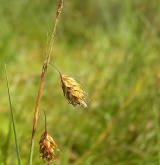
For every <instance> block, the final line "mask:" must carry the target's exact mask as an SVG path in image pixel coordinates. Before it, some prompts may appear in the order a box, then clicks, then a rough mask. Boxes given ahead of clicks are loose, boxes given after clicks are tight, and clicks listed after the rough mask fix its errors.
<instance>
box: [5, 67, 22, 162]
mask: <svg viewBox="0 0 160 165" xmlns="http://www.w3.org/2000/svg"><path fill="white" fill-rule="evenodd" d="M5 76H6V83H7V92H8V99H9V106H10V113H11V120H12V125H13V132H14V140H15V145H16V153H17V160H18V165H20V164H21V161H20V153H19V147H18V139H17V133H16V124H15V119H14V113H13V108H12V101H11V94H10V89H9V82H8V75H7V69H6V65H5Z"/></svg>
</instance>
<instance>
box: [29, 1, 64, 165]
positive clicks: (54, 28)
mask: <svg viewBox="0 0 160 165" xmlns="http://www.w3.org/2000/svg"><path fill="white" fill-rule="evenodd" d="M63 3H64V2H63V0H59V4H58V8H57V14H56V20H55V24H54V27H53V32H52V36H51V40H50V45H49V49H48V53H47V56H46V60H45V62H44V64H43V67H42V73H41V77H40V84H39V89H38V95H37V100H36V106H35V112H34V119H33V129H32V137H31V146H30V157H29V165H31V164H32V159H33V149H34V137H35V132H36V129H37V123H38V115H39V107H40V101H41V96H42V91H43V87H44V82H45V76H46V72H47V68H48V64H49V62H50V57H51V54H52V51H53V43H54V36H55V33H56V29H57V25H58V19H59V16H60V14H61V12H62V9H63Z"/></svg>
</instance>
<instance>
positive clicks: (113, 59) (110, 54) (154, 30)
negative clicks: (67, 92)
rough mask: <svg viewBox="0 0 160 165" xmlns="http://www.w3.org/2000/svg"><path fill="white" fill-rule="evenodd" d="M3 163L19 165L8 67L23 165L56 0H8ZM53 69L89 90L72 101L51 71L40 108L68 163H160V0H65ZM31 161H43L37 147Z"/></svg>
mask: <svg viewBox="0 0 160 165" xmlns="http://www.w3.org/2000/svg"><path fill="white" fill-rule="evenodd" d="M0 4H1V5H0V63H1V69H0V121H1V122H0V149H1V150H0V164H5V165H15V164H17V159H16V152H15V145H14V137H13V133H12V130H11V126H10V113H9V103H8V96H7V89H6V82H5V78H4V72H3V70H4V68H3V64H4V63H6V64H7V70H8V76H9V82H10V89H11V96H12V102H13V107H14V115H15V119H16V126H17V133H18V140H19V144H20V153H21V159H22V164H24V165H25V164H27V163H28V158H29V146H30V138H31V131H32V121H33V113H34V107H35V99H36V95H37V89H38V83H39V75H40V72H41V65H42V63H43V60H44V58H45V50H46V48H47V40H48V39H49V36H50V32H51V30H52V27H53V23H54V19H55V11H56V4H57V1H55V0H46V1H44V0H34V1H31V0H12V1H7V0H0ZM47 34H48V35H47ZM51 61H52V63H55V64H56V66H58V67H59V68H60V70H61V71H62V72H63V73H66V74H69V75H71V76H72V77H74V78H76V79H77V80H78V81H79V82H80V83H81V84H82V86H83V87H84V89H85V90H86V91H87V94H88V109H87V110H82V109H80V108H78V109H76V108H73V107H72V106H71V105H69V104H67V102H66V100H65V99H64V97H63V94H62V91H61V89H60V82H59V77H58V75H57V73H56V72H55V71H54V70H53V69H52V68H49V70H48V74H47V81H46V84H45V90H44V93H43V97H42V102H41V110H43V109H46V110H47V124H48V130H49V133H50V134H51V135H52V136H53V137H54V139H55V140H56V142H57V143H58V145H59V148H60V149H61V152H60V154H59V156H58V159H57V160H56V164H61V165H68V164H74V165H78V164H79V165H158V164H160V133H159V132H160V130H159V110H160V100H159V94H160V91H159V88H160V2H158V1H156V0H155V1H154V0H153V1H150V0H134V1H132V0H123V1H120V0H98V1H97V0H85V1H82V0H70V1H65V5H64V11H63V14H62V16H61V19H60V22H59V25H58V31H57V34H56V42H55V45H54V53H53V55H52V59H51ZM39 119H40V120H39V127H38V130H37V133H36V143H35V153H34V157H33V164H34V165H39V164H43V162H42V160H41V159H40V157H39V146H38V142H39V139H40V135H41V134H42V131H43V129H44V118H43V113H42V111H41V113H40V118H39Z"/></svg>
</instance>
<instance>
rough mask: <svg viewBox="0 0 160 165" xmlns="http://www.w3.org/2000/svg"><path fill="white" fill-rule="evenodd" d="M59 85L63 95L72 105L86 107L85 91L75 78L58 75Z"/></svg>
mask: <svg viewBox="0 0 160 165" xmlns="http://www.w3.org/2000/svg"><path fill="white" fill-rule="evenodd" d="M60 77H61V85H62V90H63V94H64V96H65V97H66V98H67V100H68V101H69V103H70V104H72V105H73V106H76V105H80V106H82V107H83V108H86V107H87V104H86V102H85V92H84V91H83V90H82V88H81V86H80V85H79V84H78V83H77V82H76V80H75V79H73V78H72V77H70V76H68V75H60Z"/></svg>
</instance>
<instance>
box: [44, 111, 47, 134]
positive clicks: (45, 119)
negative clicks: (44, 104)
mask: <svg viewBox="0 0 160 165" xmlns="http://www.w3.org/2000/svg"><path fill="white" fill-rule="evenodd" d="M44 127H45V132H47V117H46V111H45V110H44Z"/></svg>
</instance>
